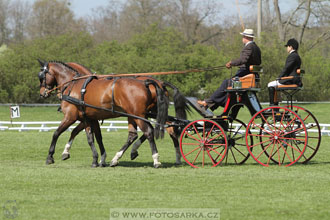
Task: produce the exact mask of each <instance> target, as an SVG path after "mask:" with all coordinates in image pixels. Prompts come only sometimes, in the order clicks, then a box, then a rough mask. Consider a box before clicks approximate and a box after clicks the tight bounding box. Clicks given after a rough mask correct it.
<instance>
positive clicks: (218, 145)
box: [180, 119, 228, 168]
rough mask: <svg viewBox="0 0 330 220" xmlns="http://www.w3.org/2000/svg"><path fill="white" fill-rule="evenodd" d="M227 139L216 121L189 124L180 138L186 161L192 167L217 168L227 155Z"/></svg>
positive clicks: (182, 152) (204, 120)
mask: <svg viewBox="0 0 330 220" xmlns="http://www.w3.org/2000/svg"><path fill="white" fill-rule="evenodd" d="M227 145H228V142H227V137H226V134H225V132H224V130H223V128H222V127H221V126H220V125H219V124H217V123H216V122H214V121H211V120H206V119H201V120H196V121H193V122H191V123H189V124H188V125H187V126H186V127H185V128H184V129H183V131H182V133H181V137H180V150H181V155H182V157H183V158H184V160H185V161H186V162H187V163H188V164H189V165H190V166H192V167H195V168H198V167H204V166H212V167H215V166H217V165H218V164H219V163H220V162H221V161H222V160H223V159H224V157H225V155H226V153H227Z"/></svg>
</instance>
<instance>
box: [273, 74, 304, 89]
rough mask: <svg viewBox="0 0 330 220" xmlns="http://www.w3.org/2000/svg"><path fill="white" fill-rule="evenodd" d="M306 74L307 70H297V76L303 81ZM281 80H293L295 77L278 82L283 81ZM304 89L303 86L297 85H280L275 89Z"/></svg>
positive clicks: (287, 77)
mask: <svg viewBox="0 0 330 220" xmlns="http://www.w3.org/2000/svg"><path fill="white" fill-rule="evenodd" d="M304 73H305V70H302V69H297V74H298V76H299V77H300V79H301V80H302V77H303V74H304ZM281 79H293V76H285V77H281V78H279V79H278V80H281ZM302 88H303V86H302V84H301V86H299V85H297V84H288V85H278V86H276V87H275V89H276V90H301V89H302Z"/></svg>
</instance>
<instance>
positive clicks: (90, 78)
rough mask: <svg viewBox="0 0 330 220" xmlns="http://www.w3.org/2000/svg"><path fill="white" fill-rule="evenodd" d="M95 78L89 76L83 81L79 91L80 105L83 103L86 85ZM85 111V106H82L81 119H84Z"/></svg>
mask: <svg viewBox="0 0 330 220" xmlns="http://www.w3.org/2000/svg"><path fill="white" fill-rule="evenodd" d="M95 78H96V77H95V76H90V77H88V78H87V79H86V80H85V81H84V83H83V85H82V87H81V90H80V93H81V102H82V103H85V101H84V98H85V93H86V87H87V85H88V84H89V83H90V82H91V81H92V80H93V79H95ZM85 110H86V108H85V106H84V105H82V113H83V117H84V118H85V116H86V112H85Z"/></svg>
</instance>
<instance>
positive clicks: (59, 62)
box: [48, 60, 80, 75]
mask: <svg viewBox="0 0 330 220" xmlns="http://www.w3.org/2000/svg"><path fill="white" fill-rule="evenodd" d="M48 63H57V64H61V65H63V66H65V67H66V68H68V69H70V70H72V71H73V72H75V73H76V74H78V75H80V73H79V72H78V71H77V70H76V69H74V68H73V67H71V66H69V65H67V64H66V63H64V62H63V61H58V60H50V61H48ZM79 65H80V64H79Z"/></svg>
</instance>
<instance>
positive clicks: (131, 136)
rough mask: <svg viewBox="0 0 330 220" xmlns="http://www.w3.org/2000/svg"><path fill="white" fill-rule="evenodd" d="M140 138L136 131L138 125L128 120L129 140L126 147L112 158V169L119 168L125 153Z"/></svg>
mask: <svg viewBox="0 0 330 220" xmlns="http://www.w3.org/2000/svg"><path fill="white" fill-rule="evenodd" d="M137 138H138V134H137V130H136V124H135V123H134V121H132V119H130V118H129V119H128V138H127V141H126V143H125V144H124V146H122V148H121V149H120V150H119V151H118V152H117V153H116V155H115V156H114V157H113V158H112V160H111V162H110V167H114V166H117V165H118V163H119V161H118V160H119V159H120V158H121V157H122V156H123V154H124V153H125V151H126V150H127V149H128V147H129V146H130V145H131V144H132V143H133V142H134V141H135V140H136V139H137Z"/></svg>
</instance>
